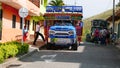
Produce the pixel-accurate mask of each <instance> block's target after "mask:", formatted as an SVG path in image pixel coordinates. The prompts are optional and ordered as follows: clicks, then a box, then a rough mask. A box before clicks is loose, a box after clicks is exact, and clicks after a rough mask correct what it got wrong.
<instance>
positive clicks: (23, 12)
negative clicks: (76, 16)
mask: <svg viewBox="0 0 120 68" xmlns="http://www.w3.org/2000/svg"><path fill="white" fill-rule="evenodd" d="M19 16H20V17H22V45H23V43H24V41H23V35H24V33H23V32H24V27H23V25H24V18H25V17H27V16H28V10H27V9H26V8H20V9H19Z"/></svg>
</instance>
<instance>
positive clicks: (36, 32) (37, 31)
mask: <svg viewBox="0 0 120 68" xmlns="http://www.w3.org/2000/svg"><path fill="white" fill-rule="evenodd" d="M40 27H41V26H40V23H39V22H38V23H37V25H36V31H35V34H36V37H35V39H34V42H33V45H35V43H36V40H37V38H38V36H39V35H40V36H41V37H42V39H43V41H45V39H44V36H43V35H42V34H41V33H39V31H40Z"/></svg>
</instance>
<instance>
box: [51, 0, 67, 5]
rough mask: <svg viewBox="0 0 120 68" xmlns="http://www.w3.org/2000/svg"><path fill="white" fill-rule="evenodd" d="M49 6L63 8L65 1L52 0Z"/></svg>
mask: <svg viewBox="0 0 120 68" xmlns="http://www.w3.org/2000/svg"><path fill="white" fill-rule="evenodd" d="M49 5H51V6H63V5H65V4H64V2H63V0H51V1H50V3H49Z"/></svg>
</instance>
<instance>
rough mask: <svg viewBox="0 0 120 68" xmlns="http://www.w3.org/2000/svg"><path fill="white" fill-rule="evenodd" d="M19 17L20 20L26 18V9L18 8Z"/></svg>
mask: <svg viewBox="0 0 120 68" xmlns="http://www.w3.org/2000/svg"><path fill="white" fill-rule="evenodd" d="M19 16H20V17H22V18H25V17H27V16H28V10H27V9H26V8H20V9H19Z"/></svg>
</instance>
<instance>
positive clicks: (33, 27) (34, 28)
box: [32, 20, 35, 30]
mask: <svg viewBox="0 0 120 68" xmlns="http://www.w3.org/2000/svg"><path fill="white" fill-rule="evenodd" d="M34 29H35V21H34V20H33V28H32V30H34Z"/></svg>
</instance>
